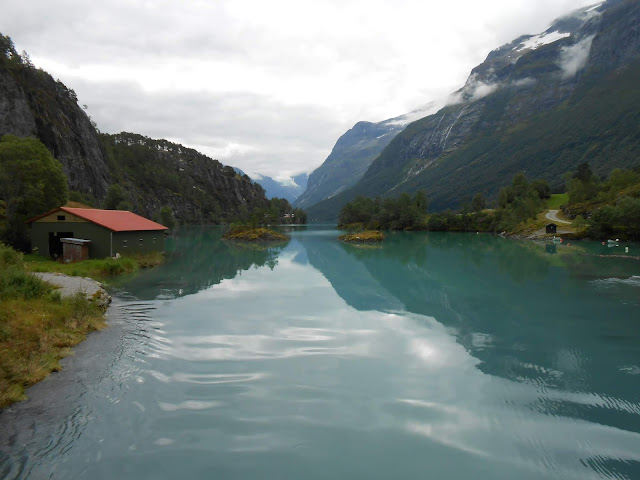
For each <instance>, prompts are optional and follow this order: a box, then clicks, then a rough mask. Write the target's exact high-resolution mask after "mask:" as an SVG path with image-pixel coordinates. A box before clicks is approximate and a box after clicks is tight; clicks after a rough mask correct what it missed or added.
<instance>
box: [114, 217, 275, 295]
mask: <svg viewBox="0 0 640 480" xmlns="http://www.w3.org/2000/svg"><path fill="white" fill-rule="evenodd" d="M221 237H222V228H221V227H190V228H184V229H182V230H180V231H179V232H178V234H177V235H176V237H174V238H172V239H170V242H168V248H167V261H166V262H165V263H164V264H163V265H160V266H158V267H155V268H151V269H149V270H145V271H142V272H139V273H138V274H136V276H135V277H134V279H133V280H132V281H130V282H128V283H127V284H125V285H124V288H125V289H126V290H127V291H129V292H130V293H132V294H133V295H135V296H136V297H138V298H140V299H142V300H152V299H155V298H158V297H166V298H175V297H180V296H184V295H190V294H193V293H197V292H199V291H200V290H203V289H205V288H208V287H210V286H212V285H215V284H218V283H220V282H221V281H222V280H224V279H231V278H234V277H235V276H236V275H238V274H239V273H241V272H242V271H243V270H248V269H250V268H251V267H252V266H256V267H261V266H264V265H266V266H268V267H270V268H272V269H273V267H275V265H276V264H277V257H278V254H279V252H280V250H281V247H274V248H271V247H269V248H267V247H264V246H260V245H250V246H239V245H233V244H228V243H225V242H222V241H220V239H221Z"/></svg>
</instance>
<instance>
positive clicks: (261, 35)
mask: <svg viewBox="0 0 640 480" xmlns="http://www.w3.org/2000/svg"><path fill="white" fill-rule="evenodd" d="M594 3H596V2H595V1H594V0H484V1H478V0H472V1H466V0H465V1H462V0H445V1H438V2H435V1H429V0H268V1H266V0H228V1H223V0H209V1H206V0H199V1H196V0H194V1H187V0H182V1H177V0H175V1H169V0H157V1H152V0H149V1H143V0H137V1H133V0H130V1H127V0H100V1H87V0H80V1H75V0H22V1H15V0H0V6H1V7H2V9H1V11H2V14H1V16H0V32H2V33H3V34H5V35H9V36H10V37H11V38H12V39H13V41H14V43H15V45H16V48H17V49H18V51H22V50H26V51H27V52H28V53H29V55H30V57H31V60H32V61H33V63H34V64H35V65H36V66H37V67H41V68H43V69H44V70H47V71H48V72H49V73H51V74H52V75H53V76H54V78H59V79H60V80H61V81H62V82H64V83H65V84H66V85H67V86H68V87H70V88H73V89H74V90H75V91H76V93H77V94H78V99H79V103H80V104H81V105H82V104H86V105H87V106H88V110H87V111H88V113H89V115H90V116H91V117H92V118H93V120H95V121H96V122H97V124H98V127H99V128H100V130H101V131H103V132H108V133H117V132H120V131H130V132H136V133H140V134H143V135H147V136H149V137H153V138H166V139H168V140H171V141H175V142H178V143H182V144H183V145H186V146H189V147H192V148H196V149H197V150H200V151H201V152H203V153H205V154H207V155H209V156H211V157H213V158H217V159H219V160H220V161H222V162H223V163H225V164H229V165H233V166H237V167H240V168H241V169H243V170H245V171H246V172H247V173H250V174H253V173H262V174H266V175H270V176H274V177H281V178H282V177H285V176H288V175H293V174H297V173H300V172H304V171H308V172H311V171H312V170H313V169H315V168H316V167H318V166H319V165H320V164H321V163H322V162H323V161H324V159H325V158H326V157H327V155H328V154H329V152H330V151H331V148H332V147H333V145H334V144H335V142H336V140H337V139H338V137H339V136H340V135H342V134H343V133H344V132H345V131H346V130H348V129H349V128H351V127H352V126H353V124H354V123H356V122H357V121H359V120H368V121H375V122H377V121H381V120H384V119H387V118H391V117H395V116H398V115H401V114H404V113H407V112H409V111H411V110H413V109H416V108H418V107H420V106H421V105H424V104H426V103H428V102H429V101H432V100H436V99H439V98H443V97H445V96H446V95H447V94H449V93H451V92H453V91H455V90H457V89H458V88H460V87H461V86H462V85H463V84H464V81H465V80H466V78H467V76H468V75H469V72H470V70H471V69H472V68H473V67H474V66H476V65H477V64H479V63H481V62H482V61H483V60H484V59H485V57H486V56H487V54H488V53H489V52H490V51H491V50H492V49H494V48H496V47H498V46H500V45H502V44H504V43H507V42H509V41H511V40H513V39H515V38H516V37H518V36H520V35H522V34H526V33H530V34H533V33H539V32H541V31H543V30H545V29H546V28H547V27H548V26H549V24H550V23H551V22H552V21H553V20H554V19H555V18H557V17H559V16H561V15H563V14H565V13H568V12H569V11H571V10H574V9H576V8H580V7H583V6H586V5H589V4H594Z"/></svg>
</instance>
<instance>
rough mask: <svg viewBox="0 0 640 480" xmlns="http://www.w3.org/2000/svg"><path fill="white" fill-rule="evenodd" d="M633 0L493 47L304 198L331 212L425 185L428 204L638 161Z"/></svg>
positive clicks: (638, 51) (321, 212)
mask: <svg viewBox="0 0 640 480" xmlns="http://www.w3.org/2000/svg"><path fill="white" fill-rule="evenodd" d="M639 74H640V2H637V1H631V0H625V1H619V0H615V1H614V0H609V1H608V2H606V3H603V4H601V5H599V6H596V7H590V8H587V9H582V10H580V11H577V12H574V13H573V14H571V15H569V16H567V17H565V18H561V19H559V20H558V21H556V22H554V24H553V25H552V26H551V28H549V29H548V30H547V31H545V32H543V33H541V34H539V35H526V36H522V37H519V38H517V39H516V40H514V41H513V42H511V43H509V44H506V45H503V46H502V47H500V48H498V49H496V50H494V51H493V52H491V53H490V54H489V55H488V56H487V59H486V60H485V62H483V63H482V64H481V65H479V66H477V67H476V68H474V69H473V71H472V72H471V74H470V76H469V78H468V80H467V82H466V84H465V86H464V87H463V88H462V89H461V90H459V91H458V92H455V93H454V94H453V95H452V96H451V97H450V99H449V102H448V105H447V106H445V107H444V108H443V109H441V110H440V111H438V112H437V113H435V114H433V115H430V116H427V117H425V118H423V119H421V120H418V121H416V122H414V123H413V124H411V125H409V126H408V127H407V128H406V129H405V130H404V131H403V132H401V133H400V134H398V135H397V136H396V137H395V138H394V139H393V140H392V141H391V142H390V143H389V145H388V146H387V147H386V148H385V149H384V150H383V151H382V152H381V154H380V155H379V157H378V158H376V159H375V160H374V161H373V162H372V164H371V166H370V167H369V169H368V170H367V172H366V173H365V175H364V176H363V178H362V179H361V180H360V182H358V183H357V184H356V185H355V186H354V187H352V188H351V189H349V190H348V191H346V192H343V193H341V194H339V195H338V196H336V197H334V198H331V199H329V200H325V201H324V202H320V203H319V204H317V205H315V206H313V207H311V208H309V209H308V213H309V216H310V218H317V219H318V220H331V219H333V218H335V217H336V216H337V212H338V211H339V209H340V207H341V206H342V205H344V203H346V202H347V201H349V200H351V199H352V198H354V197H355V196H356V195H358V194H364V195H369V196H377V195H381V194H382V195H396V194H398V193H400V192H414V191H416V190H420V189H424V190H426V191H427V193H428V195H429V197H430V200H431V206H432V209H433V210H441V209H444V208H448V207H456V206H458V205H459V204H460V202H462V201H464V200H465V199H469V198H470V197H471V196H473V194H475V193H477V192H482V193H484V194H486V195H488V196H490V197H491V196H493V195H495V194H496V192H497V190H498V189H499V188H500V186H502V185H506V184H508V183H509V181H510V178H511V177H512V176H513V175H514V174H515V173H516V172H518V171H525V172H526V174H527V175H528V176H530V177H543V178H546V179H548V180H549V181H550V183H551V184H552V185H553V186H555V187H560V186H561V185H562V183H563V179H562V175H563V174H564V173H565V172H567V171H569V170H571V169H573V168H575V167H576V166H577V165H578V164H579V163H582V162H585V161H587V162H589V163H590V164H591V166H592V168H593V169H594V170H595V171H596V172H597V173H599V174H601V175H604V174H606V173H607V172H609V171H610V170H611V169H612V168H615V167H628V166H633V165H638V164H640V155H638V152H639V151H640V137H639V136H638V129H637V125H638V124H639V123H640V82H638V81H637V79H638V78H639Z"/></svg>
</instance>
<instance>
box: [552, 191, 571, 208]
mask: <svg viewBox="0 0 640 480" xmlns="http://www.w3.org/2000/svg"><path fill="white" fill-rule="evenodd" d="M568 202H569V194H568V193H554V194H553V195H551V198H550V199H549V200H547V208H548V209H550V210H558V209H559V208H560V207H561V206H562V205H565V204H566V203H568Z"/></svg>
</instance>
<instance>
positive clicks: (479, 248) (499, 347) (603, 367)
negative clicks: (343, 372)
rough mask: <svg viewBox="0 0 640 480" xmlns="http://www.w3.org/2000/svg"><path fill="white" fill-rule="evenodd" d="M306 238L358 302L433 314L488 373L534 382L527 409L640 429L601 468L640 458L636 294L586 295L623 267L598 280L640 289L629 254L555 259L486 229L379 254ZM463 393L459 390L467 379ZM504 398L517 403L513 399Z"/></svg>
mask: <svg viewBox="0 0 640 480" xmlns="http://www.w3.org/2000/svg"><path fill="white" fill-rule="evenodd" d="M301 241H302V243H303V244H304V245H305V247H306V249H307V252H308V254H309V261H310V263H311V264H312V265H313V266H314V267H316V268H318V269H319V270H320V271H322V272H323V274H324V275H325V277H326V278H327V279H328V280H329V281H330V282H331V283H332V285H333V287H334V288H335V289H336V292H337V293H338V294H339V295H340V296H341V297H343V298H344V299H345V301H346V302H347V303H348V304H349V305H350V306H352V307H353V308H356V309H367V308H369V306H370V305H376V308H377V309H380V310H387V311H393V310H398V309H399V305H401V307H400V308H401V309H406V310H407V311H409V312H413V313H416V314H420V315H429V316H433V317H435V318H436V319H437V320H438V322H440V323H441V324H443V325H444V326H445V327H446V329H447V331H448V332H449V333H453V334H455V338H456V340H457V342H459V343H460V344H461V345H462V346H464V347H465V349H467V350H468V351H469V352H471V353H472V354H473V357H474V358H477V359H478V360H479V362H478V363H479V364H478V365H477V368H478V369H479V370H480V371H482V372H484V373H487V374H490V375H492V376H496V377H502V378H504V379H508V380H510V381H513V382H516V383H515V384H514V385H524V386H530V387H531V389H532V390H531V391H530V392H529V393H528V394H527V395H526V404H525V405H522V406H523V407H526V408H527V409H531V410H535V411H537V412H540V413H543V414H545V415H553V416H562V417H568V418H573V419H581V420H586V421H588V422H596V423H599V424H603V425H609V426H610V427H607V428H614V429H615V428H619V429H621V430H622V431H630V432H634V433H628V434H624V435H623V434H622V432H620V438H619V439H618V440H614V439H613V438H610V439H609V440H610V441H612V442H614V441H615V442H617V444H618V445H619V448H620V451H619V452H618V454H617V455H613V454H612V456H611V457H607V458H606V459H602V461H601V462H596V463H598V465H599V468H601V469H604V468H605V467H604V466H603V465H604V463H607V464H611V462H612V461H613V460H612V458H617V459H627V460H631V461H638V456H637V455H636V454H630V453H628V452H627V450H628V448H625V446H624V445H625V442H626V441H631V442H632V444H634V445H637V444H638V443H637V442H638V436H637V434H636V433H635V432H639V431H640V415H639V413H640V412H638V411H637V409H638V405H639V404H638V401H639V400H640V399H639V398H638V396H637V388H638V385H637V384H635V383H634V382H630V381H629V376H628V375H629V371H630V370H629V369H628V368H627V367H625V365H628V364H635V363H634V362H636V361H637V357H636V355H637V353H638V350H637V348H636V346H637V345H638V340H640V334H639V333H638V330H637V324H636V322H635V320H634V319H637V310H636V308H637V298H638V297H637V295H638V290H637V289H636V290H635V291H631V290H630V291H629V292H627V293H628V295H624V293H625V292H622V291H621V290H620V289H617V290H616V291H615V292H613V294H612V296H615V297H616V298H617V299H619V298H620V295H621V294H622V298H624V297H625V296H626V300H623V301H619V300H618V301H616V302H614V303H612V302H608V301H606V299H605V301H603V298H602V297H601V296H600V294H601V293H602V292H601V290H599V291H594V292H593V293H594V294H593V295H587V296H585V290H587V291H589V290H592V289H593V286H594V283H593V282H592V283H589V282H586V281H585V279H589V280H591V279H593V278H602V277H603V276H605V277H606V276H607V275H611V274H614V275H620V276H621V277H623V278H622V279H615V278H614V279H613V280H612V279H610V278H604V279H601V280H596V281H595V285H596V286H598V287H603V288H606V287H604V285H606V286H609V287H610V286H611V285H612V284H613V283H615V282H617V283H616V285H618V286H620V285H621V284H622V285H624V286H629V287H630V286H631V285H635V278H637V277H634V276H630V273H631V272H632V271H633V267H634V265H632V264H630V263H629V261H626V262H625V261H624V260H618V259H613V258H601V257H594V256H592V255H588V253H589V252H588V251H584V250H581V249H580V247H578V248H575V249H574V250H573V251H571V250H569V249H563V250H560V251H559V253H558V254H557V255H556V256H548V255H547V254H546V247H545V245H544V244H535V243H532V242H516V241H512V240H506V239H501V238H496V237H490V236H482V235H480V236H476V235H456V236H451V235H446V234H444V235H443V234H430V235H425V234H396V235H391V236H390V237H389V238H388V240H387V242H386V243H385V245H384V248H383V249H382V250H380V251H372V250H366V249H357V248H352V247H351V246H349V245H342V244H341V245H340V248H339V249H338V248H337V247H336V246H335V245H332V244H329V243H327V242H324V243H323V242H317V241H313V240H306V239H304V238H303V239H301ZM557 251H558V250H557ZM598 282H599V283H598ZM363 286H371V288H363ZM416 321H418V322H421V321H424V320H420V319H416ZM614 332H615V336H611V335H612V334H613V333H614ZM603 335H607V340H606V341H604V342H603ZM410 349H411V350H412V351H413V352H414V353H415V354H416V355H417V356H419V357H421V358H423V359H424V360H425V361H426V362H427V363H429V364H435V365H438V359H439V358H440V356H441V354H439V353H438V351H437V350H434V349H433V347H432V346H431V345H430V344H423V343H422V341H421V340H415V341H413V342H412V343H411V346H410ZM449 361H450V359H446V360H445V363H446V362H449ZM511 389H513V387H512V386H509V387H508V388H507V389H506V390H511ZM456 390H457V391H458V394H460V391H461V390H462V386H460V387H459V388H457V389H456ZM504 401H508V402H513V401H514V399H513V398H511V395H506V396H505V399H504ZM453 423H454V424H455V425H459V424H460V423H461V422H460V419H457V420H456V421H455V422H453ZM463 423H467V422H466V421H465V422H463ZM567 425H571V426H572V429H573V427H574V424H572V423H571V422H568V423H567ZM410 430H412V431H414V432H416V433H419V434H422V435H427V436H429V435H437V436H439V437H442V438H448V439H451V438H452V437H454V436H455V435H453V432H449V431H448V430H447V429H446V428H445V429H443V430H436V429H434V426H433V424H428V425H427V426H426V427H425V426H424V425H423V426H420V425H417V424H412V426H411V427H410ZM607 431H609V432H611V434H613V430H607ZM585 433H586V432H578V431H576V432H573V433H572V434H571V435H574V434H575V435H577V436H580V435H584V434H585ZM607 436H609V434H607ZM614 437H615V435H614ZM545 441H549V442H550V443H551V444H553V443H554V441H553V439H546V440H545ZM558 446H559V445H558ZM467 447H468V448H469V449H470V450H469V451H475V450H474V449H475V448H476V447H475V446H469V445H467ZM600 448H604V449H605V450H607V448H608V447H606V442H603V443H602V444H600V445H599V446H598V448H596V449H594V451H595V450H598V449H600ZM605 460H606V462H605ZM618 467H620V465H617V467H616V468H618ZM624 468H626V467H624ZM624 468H623V470H624ZM613 471H615V469H614V470H613ZM623 478H624V477H623Z"/></svg>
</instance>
